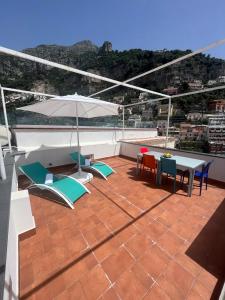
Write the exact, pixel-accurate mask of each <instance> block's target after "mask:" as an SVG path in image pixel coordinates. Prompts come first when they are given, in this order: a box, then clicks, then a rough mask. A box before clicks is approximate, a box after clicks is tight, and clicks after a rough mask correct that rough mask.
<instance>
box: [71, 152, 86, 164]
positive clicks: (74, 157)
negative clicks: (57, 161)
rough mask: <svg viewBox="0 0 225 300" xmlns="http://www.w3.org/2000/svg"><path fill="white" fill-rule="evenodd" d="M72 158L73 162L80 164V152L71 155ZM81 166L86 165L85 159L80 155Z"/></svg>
mask: <svg viewBox="0 0 225 300" xmlns="http://www.w3.org/2000/svg"><path fill="white" fill-rule="evenodd" d="M70 157H71V158H72V160H74V161H75V162H76V163H78V152H73V153H70ZM80 164H81V166H84V165H85V157H84V156H83V155H82V154H80Z"/></svg>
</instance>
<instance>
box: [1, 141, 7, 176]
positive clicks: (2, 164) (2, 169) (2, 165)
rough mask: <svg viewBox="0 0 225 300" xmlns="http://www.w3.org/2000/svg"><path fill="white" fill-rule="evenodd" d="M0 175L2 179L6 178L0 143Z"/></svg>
mask: <svg viewBox="0 0 225 300" xmlns="http://www.w3.org/2000/svg"><path fill="white" fill-rule="evenodd" d="M0 171H1V172H0V175H1V178H2V180H5V179H6V172H5V164H4V159H3V153H2V147H1V145H0Z"/></svg>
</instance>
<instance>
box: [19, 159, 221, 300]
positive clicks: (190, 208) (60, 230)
mask: <svg viewBox="0 0 225 300" xmlns="http://www.w3.org/2000/svg"><path fill="white" fill-rule="evenodd" d="M106 161H107V162H108V163H109V164H110V165H111V166H112V167H113V168H115V170H116V171H117V173H116V174H113V175H112V176H110V178H109V180H108V181H105V180H104V179H101V178H99V177H95V178H94V180H93V181H92V182H91V183H89V184H88V185H87V186H88V188H89V189H90V191H91V194H86V195H85V196H83V197H82V198H81V199H79V200H78V201H77V202H76V203H75V210H71V209H70V208H68V207H65V206H63V205H61V204H59V203H56V202H53V201H52V200H54V199H55V200H56V198H54V197H55V196H53V195H51V194H48V193H47V192H40V191H39V190H31V191H30V198H31V205H32V210H33V215H34V217H35V220H36V225H37V229H36V232H35V233H34V234H33V235H31V236H29V237H27V238H25V239H23V240H21V241H20V245H19V250H20V295H21V299H41V300H43V299H44V300H48V299H57V300H59V299H75V300H76V299H79V300H81V299H85V300H87V299H91V300H92V299H93V300H94V299H115V300H116V299H135V300H138V299H165V300H166V299H172V300H176V299H182V300H183V299H188V300H190V299H218V293H219V292H220V290H221V284H222V282H223V280H224V274H225V255H224V253H225V234H224V228H225V190H224V189H223V188H222V187H219V186H213V185H211V184H209V188H208V190H207V191H205V190H204V191H203V193H202V196H201V197H200V196H198V193H199V190H198V188H195V189H194V191H193V195H192V197H191V198H189V197H187V196H186V194H185V192H184V191H183V190H180V189H179V190H178V191H177V192H176V194H171V190H172V185H171V184H170V182H168V183H164V185H163V186H162V187H161V188H157V187H156V186H155V184H154V183H153V181H152V179H151V178H150V177H149V174H148V173H146V174H144V175H143V176H139V177H137V176H136V175H135V162H133V161H131V160H128V159H126V158H122V157H115V158H110V159H107V160H106ZM62 171H64V172H65V173H68V174H69V173H72V172H73V169H72V167H71V166H67V167H66V168H65V167H62V168H55V169H53V172H56V173H57V172H62ZM19 183H20V187H21V188H24V187H26V186H27V183H28V182H27V180H26V179H25V178H24V177H21V178H20V181H19Z"/></svg>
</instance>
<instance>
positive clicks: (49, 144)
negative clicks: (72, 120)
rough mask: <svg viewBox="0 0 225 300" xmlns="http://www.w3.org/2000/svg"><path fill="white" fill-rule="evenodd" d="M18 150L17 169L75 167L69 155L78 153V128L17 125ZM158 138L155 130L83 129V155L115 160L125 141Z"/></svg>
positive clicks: (80, 129)
mask: <svg viewBox="0 0 225 300" xmlns="http://www.w3.org/2000/svg"><path fill="white" fill-rule="evenodd" d="M13 134H14V136H15V139H16V144H17V147H18V150H22V151H25V155H24V156H20V157H18V158H16V165H17V166H18V165H20V164H23V163H29V162H34V161H40V162H42V163H43V164H44V165H45V166H46V167H49V166H60V165H65V164H70V163H72V160H71V158H70V156H69V153H71V152H73V151H77V134H76V128H74V127H71V126H47V125H46V126H40V125H32V126H30V125H20V126H19V125H18V126H16V127H14V128H13ZM156 136H157V130H156V129H155V128H140V129H139V128H126V129H125V130H124V132H123V130H122V129H121V128H104V127H80V128H79V137H80V148H81V153H82V154H94V158H95V159H100V158H104V157H110V156H116V155H119V153H120V142H121V140H122V139H134V138H135V139H140V140H141V139H146V138H153V137H156Z"/></svg>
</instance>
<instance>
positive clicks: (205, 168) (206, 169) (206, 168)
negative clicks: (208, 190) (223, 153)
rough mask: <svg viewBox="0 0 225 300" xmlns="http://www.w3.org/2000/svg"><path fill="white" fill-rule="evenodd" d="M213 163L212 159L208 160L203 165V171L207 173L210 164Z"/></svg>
mask: <svg viewBox="0 0 225 300" xmlns="http://www.w3.org/2000/svg"><path fill="white" fill-rule="evenodd" d="M212 163H213V160H211V161H209V162H208V163H207V164H206V165H205V166H204V167H203V173H204V174H207V175H208V172H209V168H210V166H211V164H212Z"/></svg>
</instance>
